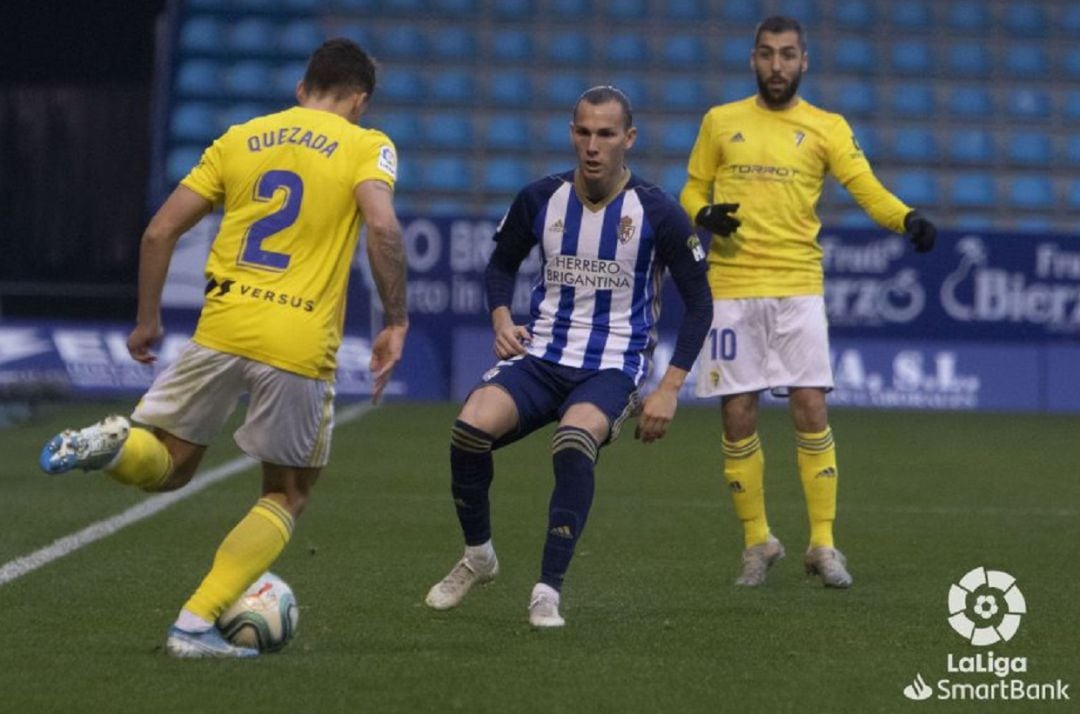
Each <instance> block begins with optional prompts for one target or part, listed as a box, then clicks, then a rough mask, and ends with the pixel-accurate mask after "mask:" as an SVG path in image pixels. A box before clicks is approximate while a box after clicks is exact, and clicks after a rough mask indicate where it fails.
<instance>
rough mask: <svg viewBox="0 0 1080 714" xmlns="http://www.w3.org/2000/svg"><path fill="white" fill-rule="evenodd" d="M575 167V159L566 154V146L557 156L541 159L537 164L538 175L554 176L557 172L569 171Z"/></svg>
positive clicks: (535, 172)
mask: <svg viewBox="0 0 1080 714" xmlns="http://www.w3.org/2000/svg"><path fill="white" fill-rule="evenodd" d="M573 168H574V160H573V159H572V158H568V157H567V155H566V148H565V147H564V148H563V149H562V151H560V152H559V154H558V155H557V156H549V157H546V158H544V159H541V160H540V161H539V162H538V163H537V164H536V169H537V170H536V171H534V174H535V175H536V176H554V175H555V174H564V173H566V172H567V171H571V170H573Z"/></svg>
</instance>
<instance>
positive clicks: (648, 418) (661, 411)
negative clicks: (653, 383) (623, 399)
mask: <svg viewBox="0 0 1080 714" xmlns="http://www.w3.org/2000/svg"><path fill="white" fill-rule="evenodd" d="M678 405H679V393H678V392H677V391H673V390H670V389H665V388H663V387H660V388H658V389H656V390H655V391H654V392H653V393H652V394H650V395H649V396H647V397H645V403H644V404H643V405H642V407H641V414H640V415H639V416H638V420H637V428H636V429H635V430H634V438H635V439H641V441H643V442H644V443H646V444H650V443H652V442H654V441H656V440H657V439H663V438H664V434H665V433H667V428H668V424H670V423H671V420H672V419H674V418H675V409H676V407H678Z"/></svg>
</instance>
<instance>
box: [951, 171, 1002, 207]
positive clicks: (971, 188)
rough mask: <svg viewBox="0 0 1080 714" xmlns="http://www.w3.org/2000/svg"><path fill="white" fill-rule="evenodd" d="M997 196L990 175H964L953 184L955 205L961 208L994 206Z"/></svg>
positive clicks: (954, 180)
mask: <svg viewBox="0 0 1080 714" xmlns="http://www.w3.org/2000/svg"><path fill="white" fill-rule="evenodd" d="M996 194H997V189H996V187H995V186H994V179H993V178H991V177H990V176H989V175H988V174H964V175H962V176H958V177H956V178H955V179H953V182H952V202H953V205H954V206H958V207H961V208H977V207H983V206H992V205H994V203H995V201H996V199H997V196H996Z"/></svg>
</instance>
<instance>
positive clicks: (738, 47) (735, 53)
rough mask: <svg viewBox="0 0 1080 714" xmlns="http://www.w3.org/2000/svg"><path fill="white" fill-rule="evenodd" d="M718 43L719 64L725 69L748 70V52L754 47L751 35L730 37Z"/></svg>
mask: <svg viewBox="0 0 1080 714" xmlns="http://www.w3.org/2000/svg"><path fill="white" fill-rule="evenodd" d="M719 44H720V64H721V66H722V67H724V68H725V69H737V70H741V71H743V72H746V71H749V67H750V52H751V50H753V49H754V38H753V37H732V38H730V39H725V40H724V41H723V42H721V43H719Z"/></svg>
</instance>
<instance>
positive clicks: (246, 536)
mask: <svg viewBox="0 0 1080 714" xmlns="http://www.w3.org/2000/svg"><path fill="white" fill-rule="evenodd" d="M292 529H293V518H292V515H291V514H290V513H289V512H288V511H286V510H285V508H284V507H283V506H281V505H280V504H278V503H277V502H276V501H273V500H271V499H269V498H261V499H259V502H258V503H256V504H255V507H254V508H252V509H251V510H250V511H249V512H248V514H247V515H246V516H244V518H243V520H241V521H240V522H239V523H237V524H236V527H235V528H233V529H232V531H231V532H230V533H229V535H227V536H225V540H223V541H222V542H221V545H220V546H218V549H217V553H215V554H214V564H213V566H211V568H210V572H209V573H207V575H206V577H205V578H203V581H202V583H201V584H200V585H199V588H198V589H197V590H196V591H195V594H194V595H192V596H191V599H189V600H188V601H187V602H186V603H185V604H184V608H185V609H187V610H189V611H191V612H192V613H194V614H196V615H198V616H199V617H201V618H203V619H204V620H207V621H208V622H214V621H215V620H217V617H218V615H220V614H221V613H222V611H224V610H225V608H227V607H228V606H229V605H232V604H233V603H234V602H236V599H237V598H238V597H240V595H241V594H242V593H243V592H244V590H245V589H247V587H248V586H249V585H251V584H252V583H253V582H255V579H256V578H258V577H259V576H260V575H262V574H263V573H264V572H266V570H267V569H268V568H269V567H270V564H271V563H273V562H274V561H275V560H277V557H278V556H279V555H280V554H281V551H282V550H284V549H285V545H286V544H287V543H288V542H289V537H290V536H291V535H292Z"/></svg>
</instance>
